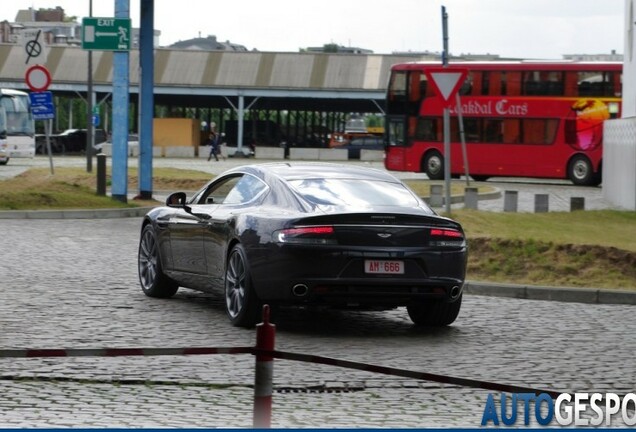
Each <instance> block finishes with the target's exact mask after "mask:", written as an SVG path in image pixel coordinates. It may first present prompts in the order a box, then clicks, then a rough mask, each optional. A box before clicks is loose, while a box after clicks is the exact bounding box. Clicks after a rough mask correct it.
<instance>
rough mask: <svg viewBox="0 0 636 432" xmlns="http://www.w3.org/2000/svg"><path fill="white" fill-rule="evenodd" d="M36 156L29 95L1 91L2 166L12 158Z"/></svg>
mask: <svg viewBox="0 0 636 432" xmlns="http://www.w3.org/2000/svg"><path fill="white" fill-rule="evenodd" d="M33 156H35V122H34V121H33V116H32V114H31V108H30V100H29V94H28V93H26V92H23V91H20V90H12V89H0V165H6V164H7V162H9V159H11V158H18V157H29V158H32V157H33Z"/></svg>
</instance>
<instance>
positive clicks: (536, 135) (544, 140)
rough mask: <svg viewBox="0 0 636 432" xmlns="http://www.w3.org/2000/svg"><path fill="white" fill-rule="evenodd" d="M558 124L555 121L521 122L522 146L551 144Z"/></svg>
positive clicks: (532, 120) (527, 120) (530, 120)
mask: <svg viewBox="0 0 636 432" xmlns="http://www.w3.org/2000/svg"><path fill="white" fill-rule="evenodd" d="M558 124H559V121H558V120H557V119H524V120H522V130H523V140H522V144H552V143H553V142H554V137H555V135H556V130H557V126H558Z"/></svg>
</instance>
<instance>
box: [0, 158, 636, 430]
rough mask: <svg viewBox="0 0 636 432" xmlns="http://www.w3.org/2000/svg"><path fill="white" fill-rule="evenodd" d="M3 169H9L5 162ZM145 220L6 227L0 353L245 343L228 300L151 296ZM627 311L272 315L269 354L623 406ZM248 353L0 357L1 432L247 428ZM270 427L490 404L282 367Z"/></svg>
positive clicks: (512, 308)
mask: <svg viewBox="0 0 636 432" xmlns="http://www.w3.org/2000/svg"><path fill="white" fill-rule="evenodd" d="M12 162H13V161H12ZM140 222H141V220H140V219H139V218H124V219H103V220H2V221H0V227H1V229H2V239H3V240H2V243H3V247H2V248H0V262H1V263H2V266H0V280H2V294H3V295H2V302H0V329H1V331H0V349H11V348H102V347H188V346H203V347H217V346H222V347H228V346H250V345H253V344H254V339H255V332H254V330H249V329H239V328H234V327H232V326H231V325H230V324H229V323H228V320H227V318H226V317H225V313H224V310H223V306H222V300H221V299H220V298H218V297H216V296H213V295H203V294H199V293H196V292H193V291H189V290H180V291H179V293H178V294H177V295H176V296H175V298H173V299H169V300H160V299H150V298H147V297H145V296H144V295H143V294H142V293H141V290H140V288H139V285H138V279H137V274H136V253H137V242H138V238H139V230H140ZM633 315H634V309H633V307H632V306H617V305H587V304H585V305H584V304H577V303H557V302H545V301H531V300H517V299H508V298H494V297H481V296H467V297H466V298H465V302H464V305H463V308H462V311H461V314H460V316H459V318H458V320H457V321H456V323H455V324H454V325H452V326H450V327H448V328H443V329H419V328H416V327H414V326H413V325H412V324H411V322H410V320H409V319H408V316H407V313H406V311H405V310H404V309H403V308H400V309H397V310H394V311H388V312H347V311H310V310H288V311H282V312H281V313H280V314H279V315H278V316H277V318H276V325H277V328H278V332H277V341H276V347H277V349H280V350H283V351H292V352H299V353H306V354H316V355H323V356H329V357H335V358H341V359H346V360H353V361H360V362H369V363H373V364H377V365H383V366H390V367H397V368H405V369H410V370H415V371H421V372H430V373H437V374H449V375H452V376H457V377H464V378H473V379H481V380H486V381H494V382H500V383H504V384H515V385H522V386H529V387H534V388H540V389H552V390H556V391H590V392H593V391H595V392H607V391H613V392H616V393H619V394H624V393H627V392H633V391H634V388H635V383H636V366H635V364H634V360H633V347H634V346H635V345H636V322H635V321H634V320H633ZM253 369H254V359H253V358H252V356H250V355H212V356H188V357H185V356H165V357H118V358H48V359H38V358H32V359H15V358H0V385H1V386H2V392H1V393H0V427H68V426H72V427H221V426H222V427H249V426H251V413H252V395H253V389H252V384H253V380H254V376H253ZM274 387H275V394H274V412H273V417H274V418H273V423H274V426H277V427H358V426H362V427H364V426H369V427H372V426H373V427H392V428H397V427H440V426H458V427H478V426H479V424H480V421H481V417H482V414H483V410H484V406H485V400H486V397H487V395H488V392H487V391H484V390H479V389H469V388H459V387H454V386H449V385H440V384H436V383H432V382H420V381H415V380H412V379H404V378H397V377H390V376H384V375H377V374H371V373H369V372H362V371H352V370H347V369H342V368H336V367H332V366H326V365H316V364H305V363H300V362H292V361H282V360H279V361H276V363H275V367H274Z"/></svg>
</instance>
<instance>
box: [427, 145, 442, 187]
mask: <svg viewBox="0 0 636 432" xmlns="http://www.w3.org/2000/svg"><path fill="white" fill-rule="evenodd" d="M422 168H423V170H422V171H424V172H425V173H426V175H427V176H428V178H429V179H431V180H443V179H444V158H443V157H442V155H441V154H440V153H439V152H438V151H432V152H429V153H427V154H426V157H425V158H424V166H423V167H422Z"/></svg>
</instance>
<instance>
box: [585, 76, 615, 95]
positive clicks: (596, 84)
mask: <svg viewBox="0 0 636 432" xmlns="http://www.w3.org/2000/svg"><path fill="white" fill-rule="evenodd" d="M614 75H615V74H614V72H579V73H578V78H579V79H578V89H579V94H578V95H579V96H610V97H615V96H616V91H615V85H614V83H615V80H616V79H615V77H614Z"/></svg>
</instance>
